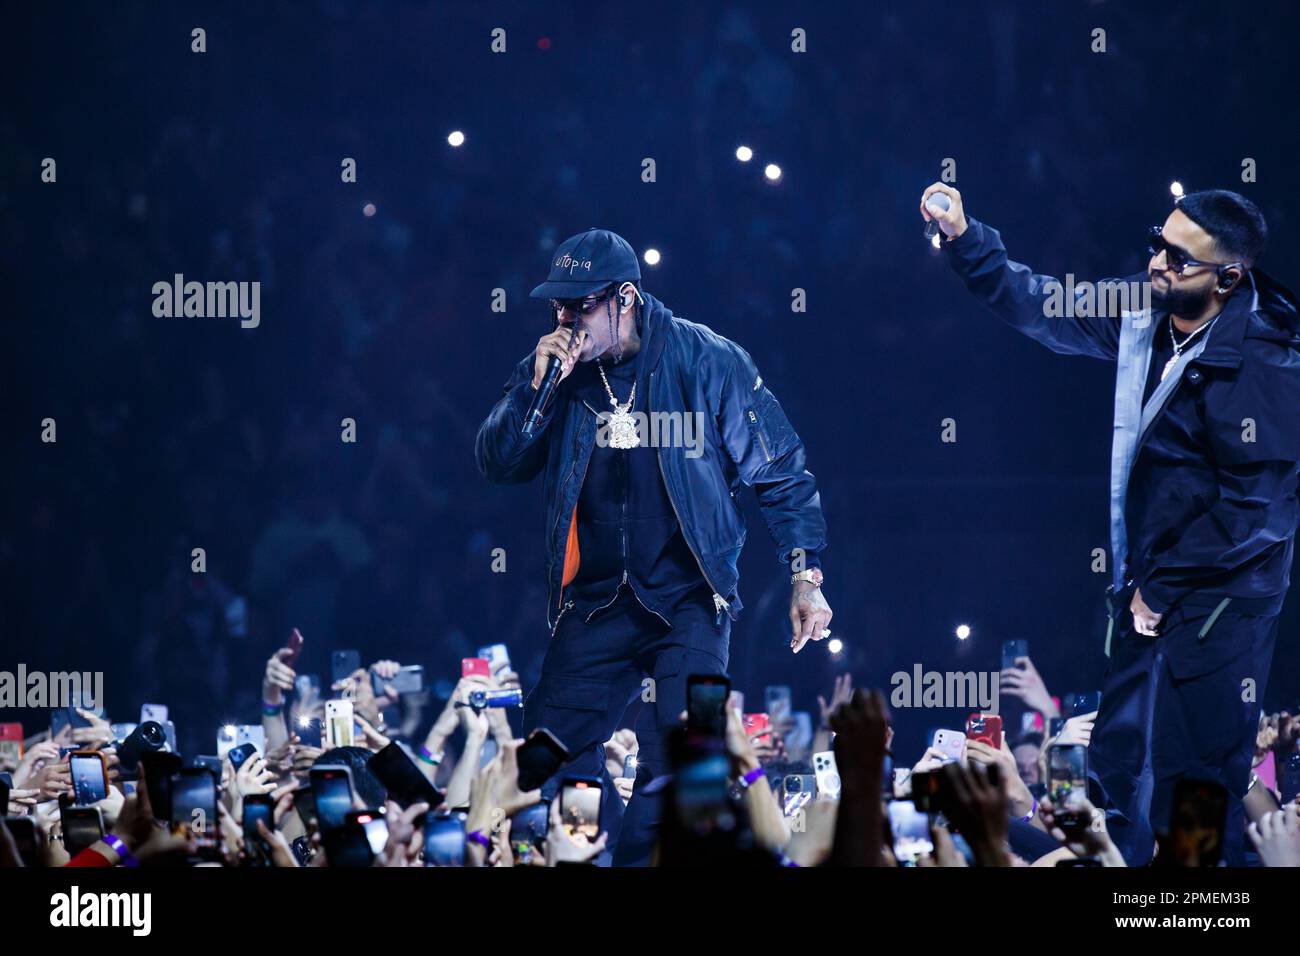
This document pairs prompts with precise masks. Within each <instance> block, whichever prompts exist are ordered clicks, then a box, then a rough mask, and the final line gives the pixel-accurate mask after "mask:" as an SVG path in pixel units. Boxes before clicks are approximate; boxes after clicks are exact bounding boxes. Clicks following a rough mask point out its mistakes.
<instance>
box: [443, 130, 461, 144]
mask: <svg viewBox="0 0 1300 956" xmlns="http://www.w3.org/2000/svg"><path fill="white" fill-rule="evenodd" d="M447 142H449V143H451V145H453V146H461V145H463V144H464V142H465V134H464V133H462V132H461V131H460V130H458V129H457V130H452V131H451V132H450V133H448V134H447Z"/></svg>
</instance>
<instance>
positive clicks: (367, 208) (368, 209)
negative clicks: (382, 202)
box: [361, 202, 375, 219]
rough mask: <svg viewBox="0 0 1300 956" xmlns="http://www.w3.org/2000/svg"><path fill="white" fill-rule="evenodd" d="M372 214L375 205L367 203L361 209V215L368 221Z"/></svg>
mask: <svg viewBox="0 0 1300 956" xmlns="http://www.w3.org/2000/svg"><path fill="white" fill-rule="evenodd" d="M374 214H375V204H374V203H372V202H368V203H366V204H365V205H364V206H362V207H361V215H363V216H365V217H366V218H367V219H369V218H370V217H371V216H373V215H374Z"/></svg>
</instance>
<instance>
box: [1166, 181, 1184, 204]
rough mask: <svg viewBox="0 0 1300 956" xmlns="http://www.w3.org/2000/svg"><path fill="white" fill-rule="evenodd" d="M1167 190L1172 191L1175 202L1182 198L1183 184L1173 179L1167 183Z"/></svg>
mask: <svg viewBox="0 0 1300 956" xmlns="http://www.w3.org/2000/svg"><path fill="white" fill-rule="evenodd" d="M1169 191H1170V192H1171V193H1173V196H1174V201H1175V202H1177V201H1178V200H1179V199H1182V198H1183V184H1182V183H1180V182H1179V181H1178V180H1176V179H1175V180H1174V181H1173V182H1172V183H1170V184H1169Z"/></svg>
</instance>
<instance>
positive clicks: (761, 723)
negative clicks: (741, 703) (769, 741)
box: [741, 714, 772, 740]
mask: <svg viewBox="0 0 1300 956" xmlns="http://www.w3.org/2000/svg"><path fill="white" fill-rule="evenodd" d="M741 721H742V722H743V723H744V725H745V733H746V734H747V735H748V736H749V739H750V740H762V739H763V737H766V736H767V735H766V734H762V735H760V736H758V737H755V736H754V733H755V732H756V731H759V730H767V729H768V728H769V727H771V726H772V718H771V717H770V716H769V715H767V714H745V715H744V716H743V717H742V718H741Z"/></svg>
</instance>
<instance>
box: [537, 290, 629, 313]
mask: <svg viewBox="0 0 1300 956" xmlns="http://www.w3.org/2000/svg"><path fill="white" fill-rule="evenodd" d="M613 296H614V290H613V289H606V290H605V291H604V292H598V293H596V294H595V295H589V296H587V297H586V298H582V299H552V300H551V308H552V309H553V310H554V311H555V312H562V311H564V310H565V309H567V310H568V311H570V312H573V313H576V314H578V315H586V314H587V313H588V312H592V311H594V310H595V309H596V307H597V306H599V305H600V304H601V303H603V302H605V301H606V300H608V299H611V298H613Z"/></svg>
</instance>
